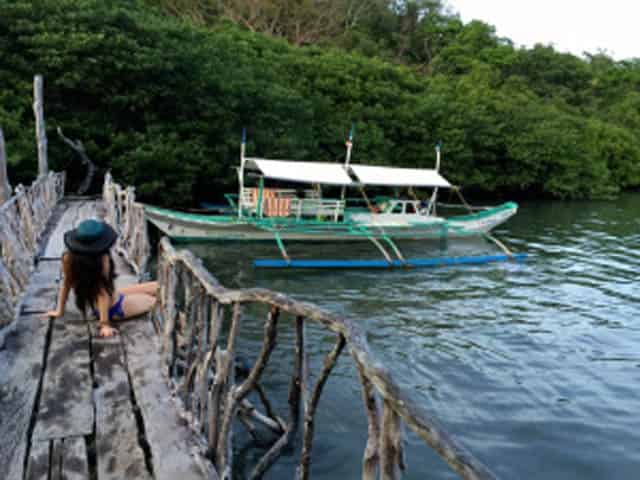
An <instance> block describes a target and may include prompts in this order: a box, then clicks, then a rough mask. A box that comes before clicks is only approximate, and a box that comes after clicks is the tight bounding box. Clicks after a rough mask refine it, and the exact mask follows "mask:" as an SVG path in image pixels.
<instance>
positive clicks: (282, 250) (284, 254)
mask: <svg viewBox="0 0 640 480" xmlns="http://www.w3.org/2000/svg"><path fill="white" fill-rule="evenodd" d="M273 234H274V235H275V237H276V243H277V244H278V248H279V249H280V253H281V254H282V257H283V258H284V260H285V261H286V262H287V263H291V258H290V257H289V254H288V253H287V249H286V248H284V243H283V242H282V239H281V238H280V234H279V233H278V232H277V231H275V232H273Z"/></svg>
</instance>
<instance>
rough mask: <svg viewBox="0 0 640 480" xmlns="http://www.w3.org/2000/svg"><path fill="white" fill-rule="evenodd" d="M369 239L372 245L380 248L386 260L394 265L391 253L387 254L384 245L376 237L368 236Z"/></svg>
mask: <svg viewBox="0 0 640 480" xmlns="http://www.w3.org/2000/svg"><path fill="white" fill-rule="evenodd" d="M367 238H368V239H369V240H371V243H373V244H374V245H375V246H376V247H378V250H380V252H381V253H382V255H384V258H385V260H386V261H387V262H389V265H392V264H393V259H392V258H391V255H389V252H387V251H386V250H385V248H384V247H383V246H382V244H381V243H380V242H379V241H378V240H377V239H376V237H373V236H371V235H367Z"/></svg>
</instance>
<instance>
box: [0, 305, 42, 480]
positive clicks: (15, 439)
mask: <svg viewBox="0 0 640 480" xmlns="http://www.w3.org/2000/svg"><path fill="white" fill-rule="evenodd" d="M48 329H49V321H48V320H43V319H42V318H39V317H37V316H34V315H21V316H20V317H18V319H17V321H16V327H15V329H14V331H13V332H11V333H10V334H9V335H8V336H7V337H6V341H5V346H4V348H3V349H2V350H0V405H1V408H0V478H2V479H7V480H22V479H23V476H24V461H25V455H26V452H27V442H28V441H29V439H28V431H29V423H30V421H31V418H32V414H33V409H34V406H35V404H36V399H37V395H38V389H39V385H40V380H41V377H42V372H43V360H44V351H45V343H46V337H47V331H48Z"/></svg>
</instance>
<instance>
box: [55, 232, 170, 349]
mask: <svg viewBox="0 0 640 480" xmlns="http://www.w3.org/2000/svg"><path fill="white" fill-rule="evenodd" d="M116 238H117V233H116V232H115V231H114V230H113V228H111V227H110V226H109V225H107V224H106V223H104V222H100V221H97V220H85V221H84V222H82V223H80V225H78V227H77V228H75V229H73V230H69V231H68V232H66V233H65V234H64V243H65V245H66V246H67V248H68V251H67V252H65V253H64V255H63V256H62V271H63V275H64V278H63V281H62V286H61V288H60V297H59V299H58V308H57V310H53V311H50V312H47V313H46V314H45V315H46V316H47V317H61V316H62V315H64V309H65V305H66V303H67V298H68V296H69V291H70V290H71V289H73V293H74V294H75V297H76V306H77V307H78V310H80V312H82V313H83V314H84V315H85V316H86V312H87V310H88V309H90V310H91V311H92V312H93V314H94V316H95V317H96V318H97V319H98V325H99V330H98V336H100V337H111V336H113V335H115V334H116V333H117V332H118V331H117V330H115V329H114V328H113V326H112V322H114V321H118V320H125V319H128V318H131V317H137V316H139V315H142V314H144V313H147V312H149V311H150V310H151V309H152V308H153V306H154V305H155V302H156V291H157V289H158V282H147V283H140V284H138V285H131V286H129V287H123V288H121V289H119V290H117V291H116V289H115V286H114V279H115V278H116V273H115V271H114V263H113V258H111V254H110V251H109V250H110V248H111V247H112V246H113V244H114V243H115V241H116Z"/></svg>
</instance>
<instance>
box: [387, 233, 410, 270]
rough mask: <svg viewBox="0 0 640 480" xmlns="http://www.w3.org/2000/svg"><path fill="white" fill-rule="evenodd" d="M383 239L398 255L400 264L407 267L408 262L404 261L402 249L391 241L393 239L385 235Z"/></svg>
mask: <svg viewBox="0 0 640 480" xmlns="http://www.w3.org/2000/svg"><path fill="white" fill-rule="evenodd" d="M382 239H383V240H384V241H385V242H387V244H389V246H390V247H391V248H392V249H393V252H394V253H395V254H396V256H397V257H398V260H400V263H402V265H404V266H407V261H406V260H405V259H404V257H403V256H402V253H401V252H400V249H399V248H398V246H397V245H396V244H395V243H394V242H393V240H391V238H389V237H388V236H387V235H384V236H383V237H382Z"/></svg>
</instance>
